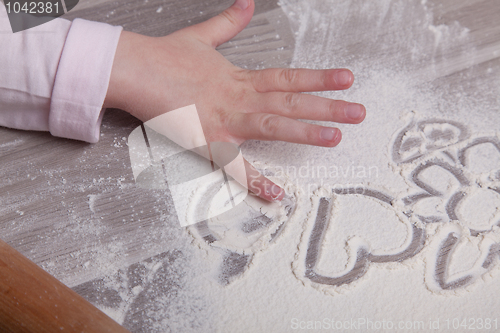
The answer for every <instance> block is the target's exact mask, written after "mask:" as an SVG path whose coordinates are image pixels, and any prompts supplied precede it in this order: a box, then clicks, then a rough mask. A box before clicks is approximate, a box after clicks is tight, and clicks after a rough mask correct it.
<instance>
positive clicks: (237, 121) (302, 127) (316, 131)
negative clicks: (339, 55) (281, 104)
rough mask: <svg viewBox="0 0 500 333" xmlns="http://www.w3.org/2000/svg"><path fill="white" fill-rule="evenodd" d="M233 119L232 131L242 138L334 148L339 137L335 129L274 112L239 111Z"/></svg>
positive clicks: (337, 130)
mask: <svg viewBox="0 0 500 333" xmlns="http://www.w3.org/2000/svg"><path fill="white" fill-rule="evenodd" d="M232 121H233V123H232V124H231V126H230V128H231V132H232V133H231V134H233V135H234V136H236V137H240V138H243V139H244V140H267V141H275V140H278V141H286V142H292V143H300V144H307V145H313V146H323V147H334V146H336V145H338V144H339V142H340V140H341V139H342V134H341V133H340V130H339V129H338V128H331V127H324V126H319V125H313V124H308V123H304V122H301V121H298V120H294V119H290V118H287V117H283V116H279V115H275V114H268V113H241V114H238V115H236V116H235V117H234V118H233V120H232Z"/></svg>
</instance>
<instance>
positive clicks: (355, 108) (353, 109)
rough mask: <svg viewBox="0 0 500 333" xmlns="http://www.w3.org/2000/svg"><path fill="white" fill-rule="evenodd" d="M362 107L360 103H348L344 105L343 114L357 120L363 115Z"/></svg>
mask: <svg viewBox="0 0 500 333" xmlns="http://www.w3.org/2000/svg"><path fill="white" fill-rule="evenodd" d="M364 111H365V110H364V107H363V106H362V105H361V104H354V103H353V104H348V105H347V106H346V107H345V115H346V117H347V118H349V119H353V120H357V119H359V118H361V117H362V116H363V113H364Z"/></svg>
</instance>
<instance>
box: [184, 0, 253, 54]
mask: <svg viewBox="0 0 500 333" xmlns="http://www.w3.org/2000/svg"><path fill="white" fill-rule="evenodd" d="M254 7H255V4H254V2H253V0H237V1H235V2H234V4H233V5H232V6H231V7H229V8H228V9H226V10H225V11H223V12H222V13H220V14H219V15H217V16H215V17H212V18H211V19H209V20H207V21H205V22H202V23H199V24H196V25H193V26H191V27H188V28H186V29H187V30H188V31H192V32H195V33H196V34H197V35H198V36H199V37H200V39H201V40H202V41H204V42H205V43H207V44H209V45H211V46H212V47H214V48H215V47H217V46H219V45H221V44H223V43H225V42H227V41H228V40H230V39H231V38H233V37H234V36H236V35H237V34H238V33H239V32H240V31H241V30H243V29H244V28H245V27H246V26H247V24H248V23H249V22H250V20H251V19H252V15H253V11H254Z"/></svg>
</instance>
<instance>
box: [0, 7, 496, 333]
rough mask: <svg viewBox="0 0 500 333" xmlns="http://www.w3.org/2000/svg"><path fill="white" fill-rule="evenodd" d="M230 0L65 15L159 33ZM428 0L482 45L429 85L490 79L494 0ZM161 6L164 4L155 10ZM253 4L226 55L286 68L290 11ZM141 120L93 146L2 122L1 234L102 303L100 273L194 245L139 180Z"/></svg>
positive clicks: (115, 128) (114, 124) (443, 19)
mask: <svg viewBox="0 0 500 333" xmlns="http://www.w3.org/2000/svg"><path fill="white" fill-rule="evenodd" d="M230 4H231V1H216V0H211V1H203V2H198V1H182V2H181V1H173V0H166V1H161V0H149V1H147V2H145V1H130V0H127V1H109V0H104V1H103V0H101V1H90V0H88V1H81V3H80V4H79V5H78V6H77V7H76V8H75V10H74V11H72V12H71V13H69V14H68V15H67V16H66V17H67V18H69V19H71V18H75V17H82V18H85V19H90V20H97V21H102V22H108V23H111V24H119V25H123V26H124V27H125V28H126V29H128V30H131V31H135V32H138V33H143V34H146V35H151V36H160V35H165V34H168V33H170V32H173V31H175V30H177V29H180V28H182V27H185V26H188V25H190V24H195V23H197V22H201V21H203V20H205V19H207V18H209V17H212V16H214V15H216V14H217V13H218V12H220V11H221V10H223V9H224V8H226V7H227V6H229V5H230ZM431 5H432V6H433V7H432V8H433V11H434V13H435V25H438V24H451V23H452V22H454V21H455V20H458V21H460V23H461V24H462V25H463V26H465V27H467V28H468V29H470V34H471V36H472V37H473V38H471V43H474V47H475V48H476V50H477V51H478V52H477V56H476V58H475V59H464V58H463V56H462V55H461V53H460V52H456V57H453V54H454V52H455V51H454V50H449V51H448V52H449V53H448V56H447V57H446V59H447V61H446V63H442V64H440V65H439V66H437V68H439V71H438V74H437V77H435V80H434V82H433V83H434V84H440V83H443V84H450V85H453V84H455V83H456V84H459V82H460V80H461V76H460V73H462V72H463V71H468V70H470V68H471V66H475V67H474V70H475V71H476V72H477V74H476V78H475V79H476V80H477V81H478V82H482V84H485V85H486V86H487V83H488V82H485V80H486V81H487V80H488V79H485V78H484V77H483V76H481V75H482V73H484V71H485V68H490V69H492V71H493V73H496V75H500V54H499V49H500V20H498V18H499V17H500V6H499V5H498V2H497V1H495V0H462V1H454V0H442V1H434V2H431ZM160 6H162V7H163V10H162V11H161V13H156V10H157V9H158V8H159V7H160ZM256 8H257V9H256V15H255V17H254V19H253V20H252V22H251V24H250V25H249V27H248V28H247V29H246V30H244V31H243V32H242V33H241V34H240V35H238V36H237V37H236V38H235V39H234V40H233V41H231V42H229V43H226V44H224V45H222V46H221V47H220V48H219V50H220V52H221V53H223V54H224V55H225V56H226V57H227V58H228V59H229V60H230V61H232V62H233V63H235V64H237V65H239V66H242V67H246V68H251V69H252V68H264V67H276V66H279V67H284V66H287V65H288V64H290V62H291V58H292V56H293V47H294V39H293V36H292V34H291V31H290V28H289V26H288V22H287V19H286V17H285V16H284V14H283V13H282V11H281V9H280V8H279V7H278V6H277V4H276V2H275V1H257V7H256ZM471 60H472V61H471ZM472 77H473V78H474V76H472ZM139 125H140V122H139V121H138V120H136V119H134V118H133V117H131V116H129V115H128V114H126V113H124V112H122V111H119V110H108V112H107V113H106V114H105V117H104V121H103V126H102V137H101V139H100V141H99V143H97V144H95V145H88V144H85V143H81V142H76V141H71V140H65V139H60V138H54V137H52V136H50V135H49V134H47V133H36V132H25V131H17V130H12V129H6V128H0V168H1V170H2V171H1V175H2V177H1V178H0V189H1V191H0V203H1V206H0V235H1V238H2V239H4V240H5V241H7V242H8V243H9V244H10V245H12V246H13V247H14V248H16V249H17V250H19V251H20V252H21V253H23V254H24V255H26V256H27V257H28V258H30V259H31V260H33V261H34V262H35V263H37V264H38V265H40V266H42V267H43V268H44V269H46V270H47V271H49V272H50V273H51V274H53V275H54V276H56V277H57V278H58V279H60V280H62V281H63V282H64V283H65V284H67V285H68V286H70V287H75V290H78V291H79V292H80V293H82V294H83V295H84V296H85V297H87V298H88V299H89V300H91V301H93V302H95V303H96V304H100V305H102V304H103V301H102V299H101V298H102V297H101V296H102V295H101V296H99V295H97V294H98V292H97V291H96V290H98V289H99V283H100V282H99V281H101V280H100V279H101V278H102V277H105V276H112V275H113V274H115V273H116V274H118V273H117V272H119V271H124V272H131V273H130V274H131V275H134V274H136V273H134V272H135V270H136V269H137V267H139V266H140V265H142V264H140V263H141V262H144V261H145V260H150V261H155V262H156V261H157V262H160V263H164V262H165V260H177V259H172V258H173V257H175V258H178V257H176V253H177V252H176V251H177V249H178V248H183V247H185V246H186V245H189V243H190V242H191V238H190V236H189V235H186V233H184V232H183V231H182V229H180V228H179V227H178V226H177V225H176V224H175V223H173V222H172V221H173V220H175V219H174V217H173V216H172V212H171V211H169V204H171V202H170V199H169V197H168V194H167V193H165V192H162V191H147V190H142V189H139V188H137V187H136V186H135V184H134V180H133V176H132V171H131V168H130V162H129V157H128V148H127V145H126V140H123V138H126V137H127V136H128V134H129V133H130V132H131V131H132V130H133V129H134V128H136V127H137V126H139ZM110 258H111V259H110ZM148 258H151V259H148ZM169 258H170V259H169ZM136 275H137V274H136ZM173 275H175V274H173ZM165 279H166V280H164V282H165V281H167V282H168V278H165ZM106 293H108V294H106ZM104 294H106V295H108V296H109V297H108V298H109V299H111V300H110V301H109V304H108V303H106V304H107V305H109V306H111V307H112V306H113V305H116V304H118V303H119V301H120V300H119V297H118V296H117V295H116V293H113V291H109V290H105V291H104ZM113 297H114V298H113ZM113 300H114V301H113ZM113 302H114V303H113ZM104 303H105V302H104ZM137 311H138V312H140V311H139V310H137ZM134 318H135V319H134ZM134 318H132V319H134V320H135V323H133V322H134V320H132V319H130V318H129V319H128V320H130V321H129V322H128V323H129V324H128V325H129V327H130V328H131V329H133V330H134V331H139V327H140V326H141V325H140V321H141V320H146V319H147V318H145V317H144V316H143V315H138V316H135V317H134ZM137 320H139V324H138V323H137ZM126 322H127V321H126Z"/></svg>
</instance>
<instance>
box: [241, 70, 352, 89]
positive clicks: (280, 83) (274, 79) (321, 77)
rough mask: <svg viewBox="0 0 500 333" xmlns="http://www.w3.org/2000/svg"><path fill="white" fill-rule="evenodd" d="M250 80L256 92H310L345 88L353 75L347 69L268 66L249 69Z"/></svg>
mask: <svg viewBox="0 0 500 333" xmlns="http://www.w3.org/2000/svg"><path fill="white" fill-rule="evenodd" d="M250 80H251V82H252V85H253V87H254V89H255V90H256V91H258V92H270V91H285V92H286V91H288V92H311V91H326V90H343V89H347V88H349V87H350V86H351V85H352V83H353V82H354V75H353V74H352V72H351V71H350V70H348V69H323V70H315V69H294V68H269V69H264V70H258V71H250Z"/></svg>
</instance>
